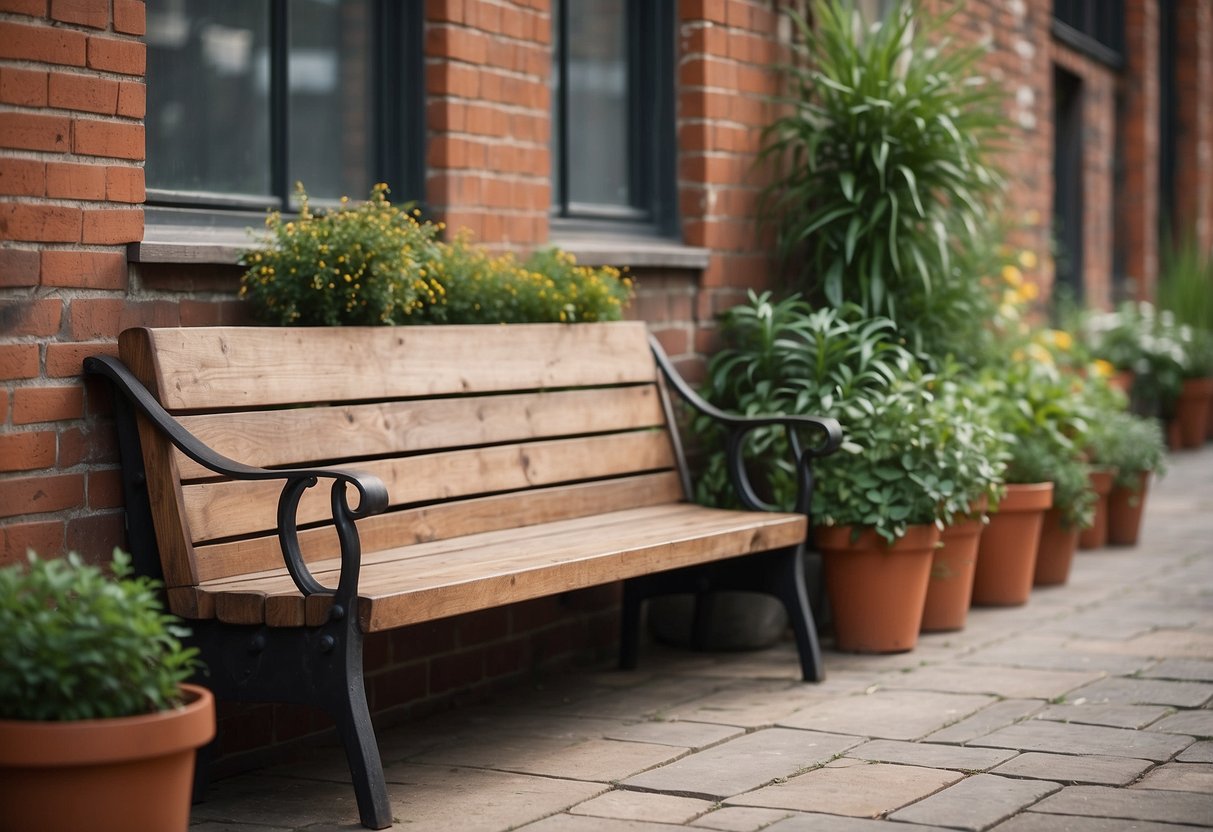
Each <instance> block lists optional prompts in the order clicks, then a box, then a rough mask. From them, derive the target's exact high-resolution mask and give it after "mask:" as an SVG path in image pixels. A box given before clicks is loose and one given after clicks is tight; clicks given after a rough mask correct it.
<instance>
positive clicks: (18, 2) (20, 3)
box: [0, 0, 46, 17]
mask: <svg viewBox="0 0 1213 832" xmlns="http://www.w3.org/2000/svg"><path fill="white" fill-rule="evenodd" d="M0 12H12V13H13V14H28V15H31V16H33V17H46V0H0Z"/></svg>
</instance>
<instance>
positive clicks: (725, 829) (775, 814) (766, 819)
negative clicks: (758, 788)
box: [689, 806, 792, 832]
mask: <svg viewBox="0 0 1213 832" xmlns="http://www.w3.org/2000/svg"><path fill="white" fill-rule="evenodd" d="M791 814H792V813H791V812H789V811H787V810H786V809H758V808H753V807H750V806H724V807H722V808H720V809H717V810H715V811H714V812H708V813H707V814H706V815H704V816H702V817H700V818H697V819H696V820H693V821H691V823H690V824H689V826H690V827H691V828H693V829H719V830H721V832H758V830H759V829H762V830H765V829H767V827H769V826H770V825H771V824H773V823H776V822H778V821H781V820H783V819H784V818H786V817H788V816H789V815H791Z"/></svg>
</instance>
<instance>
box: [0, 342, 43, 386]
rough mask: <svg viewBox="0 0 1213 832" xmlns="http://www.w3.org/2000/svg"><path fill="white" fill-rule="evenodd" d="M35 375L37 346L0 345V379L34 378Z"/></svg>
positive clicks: (36, 372) (36, 369)
mask: <svg viewBox="0 0 1213 832" xmlns="http://www.w3.org/2000/svg"><path fill="white" fill-rule="evenodd" d="M37 375H38V345H37V344H0V378H2V379H14V378H34V377H35V376H37Z"/></svg>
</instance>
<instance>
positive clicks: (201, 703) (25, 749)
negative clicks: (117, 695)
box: [0, 685, 215, 832]
mask: <svg viewBox="0 0 1213 832" xmlns="http://www.w3.org/2000/svg"><path fill="white" fill-rule="evenodd" d="M182 689H183V692H184V694H185V697H186V704H185V706H184V707H182V708H178V709H176V710H172V711H161V712H159V713H154V714H145V715H141V716H129V717H120V718H117V719H86V720H78V721H75V722H26V721H17V720H0V806H3V807H4V808H3V810H2V812H3V816H4V824H6V825H5V827H4V828H6V829H38V830H41V832H70V831H71V830H81V829H87V830H89V832H130V830H136V829H147V830H153V829H154V830H156V831H157V832H185V830H186V828H187V827H188V826H189V820H190V798H191V794H192V790H193V785H194V752H195V750H196V749H198V748H199V747H201V746H203V745H205V744H206V743H208V742H210V740H211V738H212V737H214V736H215V700H214V698H213V697H212V696H211V692H210V691H208V690H207V689H206V688H201V687H197V686H194V685H183V686H182Z"/></svg>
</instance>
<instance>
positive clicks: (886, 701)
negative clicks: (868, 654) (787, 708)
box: [780, 690, 994, 740]
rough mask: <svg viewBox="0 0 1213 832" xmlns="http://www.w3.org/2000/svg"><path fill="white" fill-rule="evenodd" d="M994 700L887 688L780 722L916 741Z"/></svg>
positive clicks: (823, 706) (829, 704)
mask: <svg viewBox="0 0 1213 832" xmlns="http://www.w3.org/2000/svg"><path fill="white" fill-rule="evenodd" d="M993 701H994V698H993V697H991V696H973V695H961V694H952V693H928V692H923V691H908V690H906V691H892V690H891V691H883V690H878V691H875V692H873V693H871V694H865V695H860V696H848V697H845V698H842V699H835V700H831V701H829V702H825V703H822V704H819V705H810V706H809V707H807V708H804V709H802V710H800V711H798V712H796V713H795V714H793V715H792V716H790V717H789V718H787V719H786V720H784V721H782V722H781V723H780V724H781V725H784V726H787V727H790V728H807V729H811V730H816V731H833V732H837V733H840V734H850V735H852V736H864V737H879V738H881V739H894V740H913V739H918V738H920V737H923V736H926V735H927V734H930V733H931V732H932V731H938V730H939V729H940V728H943V727H944V726H946V725H949V724H951V723H953V722H957V721H959V720H961V719H964V718H965V717H966V716H968V715H970V714H972V713H974V712H975V711H978V710H980V709H981V708H983V707H985V706H986V705H989V704H990V703H992V702H993Z"/></svg>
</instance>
